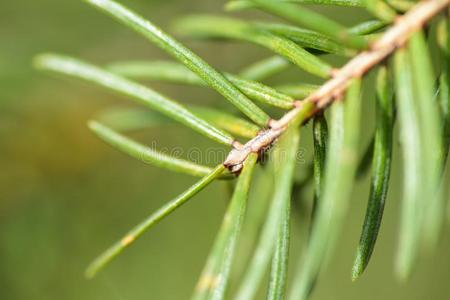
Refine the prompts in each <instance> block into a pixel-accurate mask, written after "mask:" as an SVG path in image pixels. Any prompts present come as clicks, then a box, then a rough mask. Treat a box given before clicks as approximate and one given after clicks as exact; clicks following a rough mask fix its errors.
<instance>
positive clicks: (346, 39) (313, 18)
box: [251, 0, 368, 49]
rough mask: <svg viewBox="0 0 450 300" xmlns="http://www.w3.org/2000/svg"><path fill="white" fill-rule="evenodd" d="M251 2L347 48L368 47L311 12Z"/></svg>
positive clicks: (262, 1) (259, 0) (256, 0)
mask: <svg viewBox="0 0 450 300" xmlns="http://www.w3.org/2000/svg"><path fill="white" fill-rule="evenodd" d="M251 2H253V3H255V4H256V5H257V7H258V8H261V9H263V10H265V11H267V12H269V13H271V14H274V15H277V16H279V17H282V18H284V19H286V20H289V21H291V22H293V23H295V24H298V25H300V26H304V27H305V28H307V29H310V30H314V31H317V32H319V33H323V34H325V35H328V36H329V37H331V38H333V39H334V40H335V41H337V42H340V43H342V44H343V45H345V46H347V47H350V48H355V49H365V48H367V46H368V43H367V41H366V40H365V39H364V38H362V37H360V36H356V35H354V34H352V33H351V32H349V31H348V29H346V28H345V27H344V26H342V25H341V24H339V23H337V22H335V21H333V20H331V19H329V18H327V17H325V16H323V15H321V14H319V13H316V12H314V11H312V10H309V9H306V8H304V7H299V6H296V5H292V4H289V3H280V2H277V1H273V0H251Z"/></svg>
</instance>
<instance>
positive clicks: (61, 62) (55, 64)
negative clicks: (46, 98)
mask: <svg viewBox="0 0 450 300" xmlns="http://www.w3.org/2000/svg"><path fill="white" fill-rule="evenodd" d="M34 65H35V66H36V67H37V68H38V69H41V70H45V71H51V72H55V73H59V74H64V75H67V76H71V77H75V78H79V79H83V80H85V81H88V82H91V83H94V84H96V85H99V86H101V87H104V88H106V89H109V90H111V91H114V92H116V93H119V94H122V95H125V96H128V97H130V98H131V99H133V100H134V101H136V102H138V103H139V104H143V105H145V106H147V107H149V108H151V109H154V110H156V111H158V112H160V113H162V114H164V115H165V116H167V117H169V118H171V119H174V120H176V121H178V122H180V123H182V124H183V125H186V126H188V127H190V128H192V129H194V130H196V131H197V132H199V133H201V134H203V135H205V136H207V137H209V138H211V139H213V140H215V141H217V142H220V143H222V144H226V145H231V144H232V143H233V141H234V138H233V137H232V136H231V135H229V134H228V133H225V132H224V131H222V130H220V129H218V128H215V127H214V126H212V125H211V124H209V123H207V122H206V121H204V120H202V119H200V118H198V117H197V116H195V115H194V114H192V113H191V112H190V111H189V110H187V109H186V108H185V107H184V106H182V105H181V104H179V103H177V102H175V101H174V100H172V99H169V98H167V97H165V96H163V95H161V94H159V93H157V92H155V91H153V90H151V89H150V88H148V87H145V86H143V85H140V84H137V83H135V82H132V81H130V80H127V79H125V78H122V77H120V76H117V75H115V74H112V73H110V72H107V71H104V70H102V69H100V68H98V67H95V66H93V65H90V64H87V63H85V62H82V61H79V60H76V59H74V58H71V57H67V56H61V55H57V54H41V55H39V56H37V57H36V58H35V60H34Z"/></svg>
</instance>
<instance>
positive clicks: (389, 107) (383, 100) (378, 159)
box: [352, 67, 394, 280]
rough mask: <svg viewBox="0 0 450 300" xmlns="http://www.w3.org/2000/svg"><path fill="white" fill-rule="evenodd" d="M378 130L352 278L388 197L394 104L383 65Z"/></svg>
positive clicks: (361, 266) (364, 260)
mask: <svg viewBox="0 0 450 300" xmlns="http://www.w3.org/2000/svg"><path fill="white" fill-rule="evenodd" d="M376 100H377V101H376V104H377V123H376V124H377V129H376V133H375V141H374V145H373V149H374V150H373V156H372V157H373V159H372V178H371V186H370V193H369V201H368V204H367V211H366V216H365V219H364V225H363V229H362V233H361V238H360V241H359V246H358V251H357V254H356V259H355V262H354V264H353V272H352V279H353V280H356V279H358V278H359V276H361V274H362V273H363V272H364V270H365V268H366V267H367V265H368V263H369V260H370V257H371V255H372V252H373V250H374V248H375V243H376V241H377V237H378V232H379V230H380V226H381V220H382V217H383V211H384V204H385V201H386V197H387V192H388V186H389V177H390V172H391V160H392V133H393V129H394V128H393V127H394V103H393V87H392V81H391V80H390V78H389V76H388V71H387V69H386V67H381V68H380V70H379V71H378V77H377V97H376Z"/></svg>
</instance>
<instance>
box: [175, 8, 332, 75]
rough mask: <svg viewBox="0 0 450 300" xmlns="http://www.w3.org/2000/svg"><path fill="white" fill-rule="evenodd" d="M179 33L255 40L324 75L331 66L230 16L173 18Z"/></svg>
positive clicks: (308, 70) (291, 44)
mask: <svg viewBox="0 0 450 300" xmlns="http://www.w3.org/2000/svg"><path fill="white" fill-rule="evenodd" d="M175 27H176V29H177V31H178V32H179V33H181V34H184V35H189V36H194V37H201V38H228V39H238V40H243V41H248V42H251V43H255V44H257V45H260V46H262V47H265V48H268V49H270V50H272V51H273V52H275V53H277V54H279V55H281V56H283V57H285V58H287V59H288V60H290V61H291V62H292V63H294V64H295V65H297V66H298V67H300V68H302V69H304V70H305V71H307V72H310V73H311V74H314V75H317V76H319V77H323V78H328V77H330V75H331V70H332V67H331V66H330V65H328V64H327V63H326V62H324V61H323V60H321V59H320V58H318V57H316V56H314V55H313V54H311V53H309V52H308V51H306V50H304V49H303V48H302V47H300V46H299V45H297V44H296V43H294V42H293V41H291V40H289V39H286V38H284V37H282V36H278V35H275V34H272V33H270V32H269V31H266V30H263V29H262V28H260V27H258V26H254V25H252V24H249V23H246V22H244V21H240V20H236V19H233V18H226V17H218V16H205V15H194V16H190V17H184V18H182V19H180V20H178V21H177V22H176V26H175Z"/></svg>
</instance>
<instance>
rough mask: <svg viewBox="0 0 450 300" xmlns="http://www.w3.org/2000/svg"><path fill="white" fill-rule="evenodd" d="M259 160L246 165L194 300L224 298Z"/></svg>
mask: <svg viewBox="0 0 450 300" xmlns="http://www.w3.org/2000/svg"><path fill="white" fill-rule="evenodd" d="M257 159H258V156H257V155H256V154H254V153H253V154H251V155H250V156H249V158H248V159H247V161H246V162H245V165H244V169H243V171H242V173H241V175H240V176H239V180H238V182H237V184H236V188H235V190H234V193H233V197H232V198H231V201H230V205H229V207H228V210H227V212H226V213H225V216H224V219H223V223H222V226H221V227H220V230H219V232H218V234H217V238H216V240H215V242H214V246H213V248H212V251H211V253H210V255H209V257H208V261H207V263H206V266H205V268H204V270H203V272H202V274H201V276H200V279H199V281H198V284H197V288H196V291H195V293H194V295H193V297H192V299H196V300H200V299H214V300H220V299H223V298H224V295H225V289H226V286H227V283H228V278H229V274H230V269H231V264H232V261H233V258H234V254H235V248H236V244H237V240H238V237H239V234H240V231H241V226H242V223H243V220H244V216H245V211H246V207H247V199H248V192H249V189H250V183H251V181H252V177H253V170H254V167H255V164H256V161H257Z"/></svg>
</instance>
